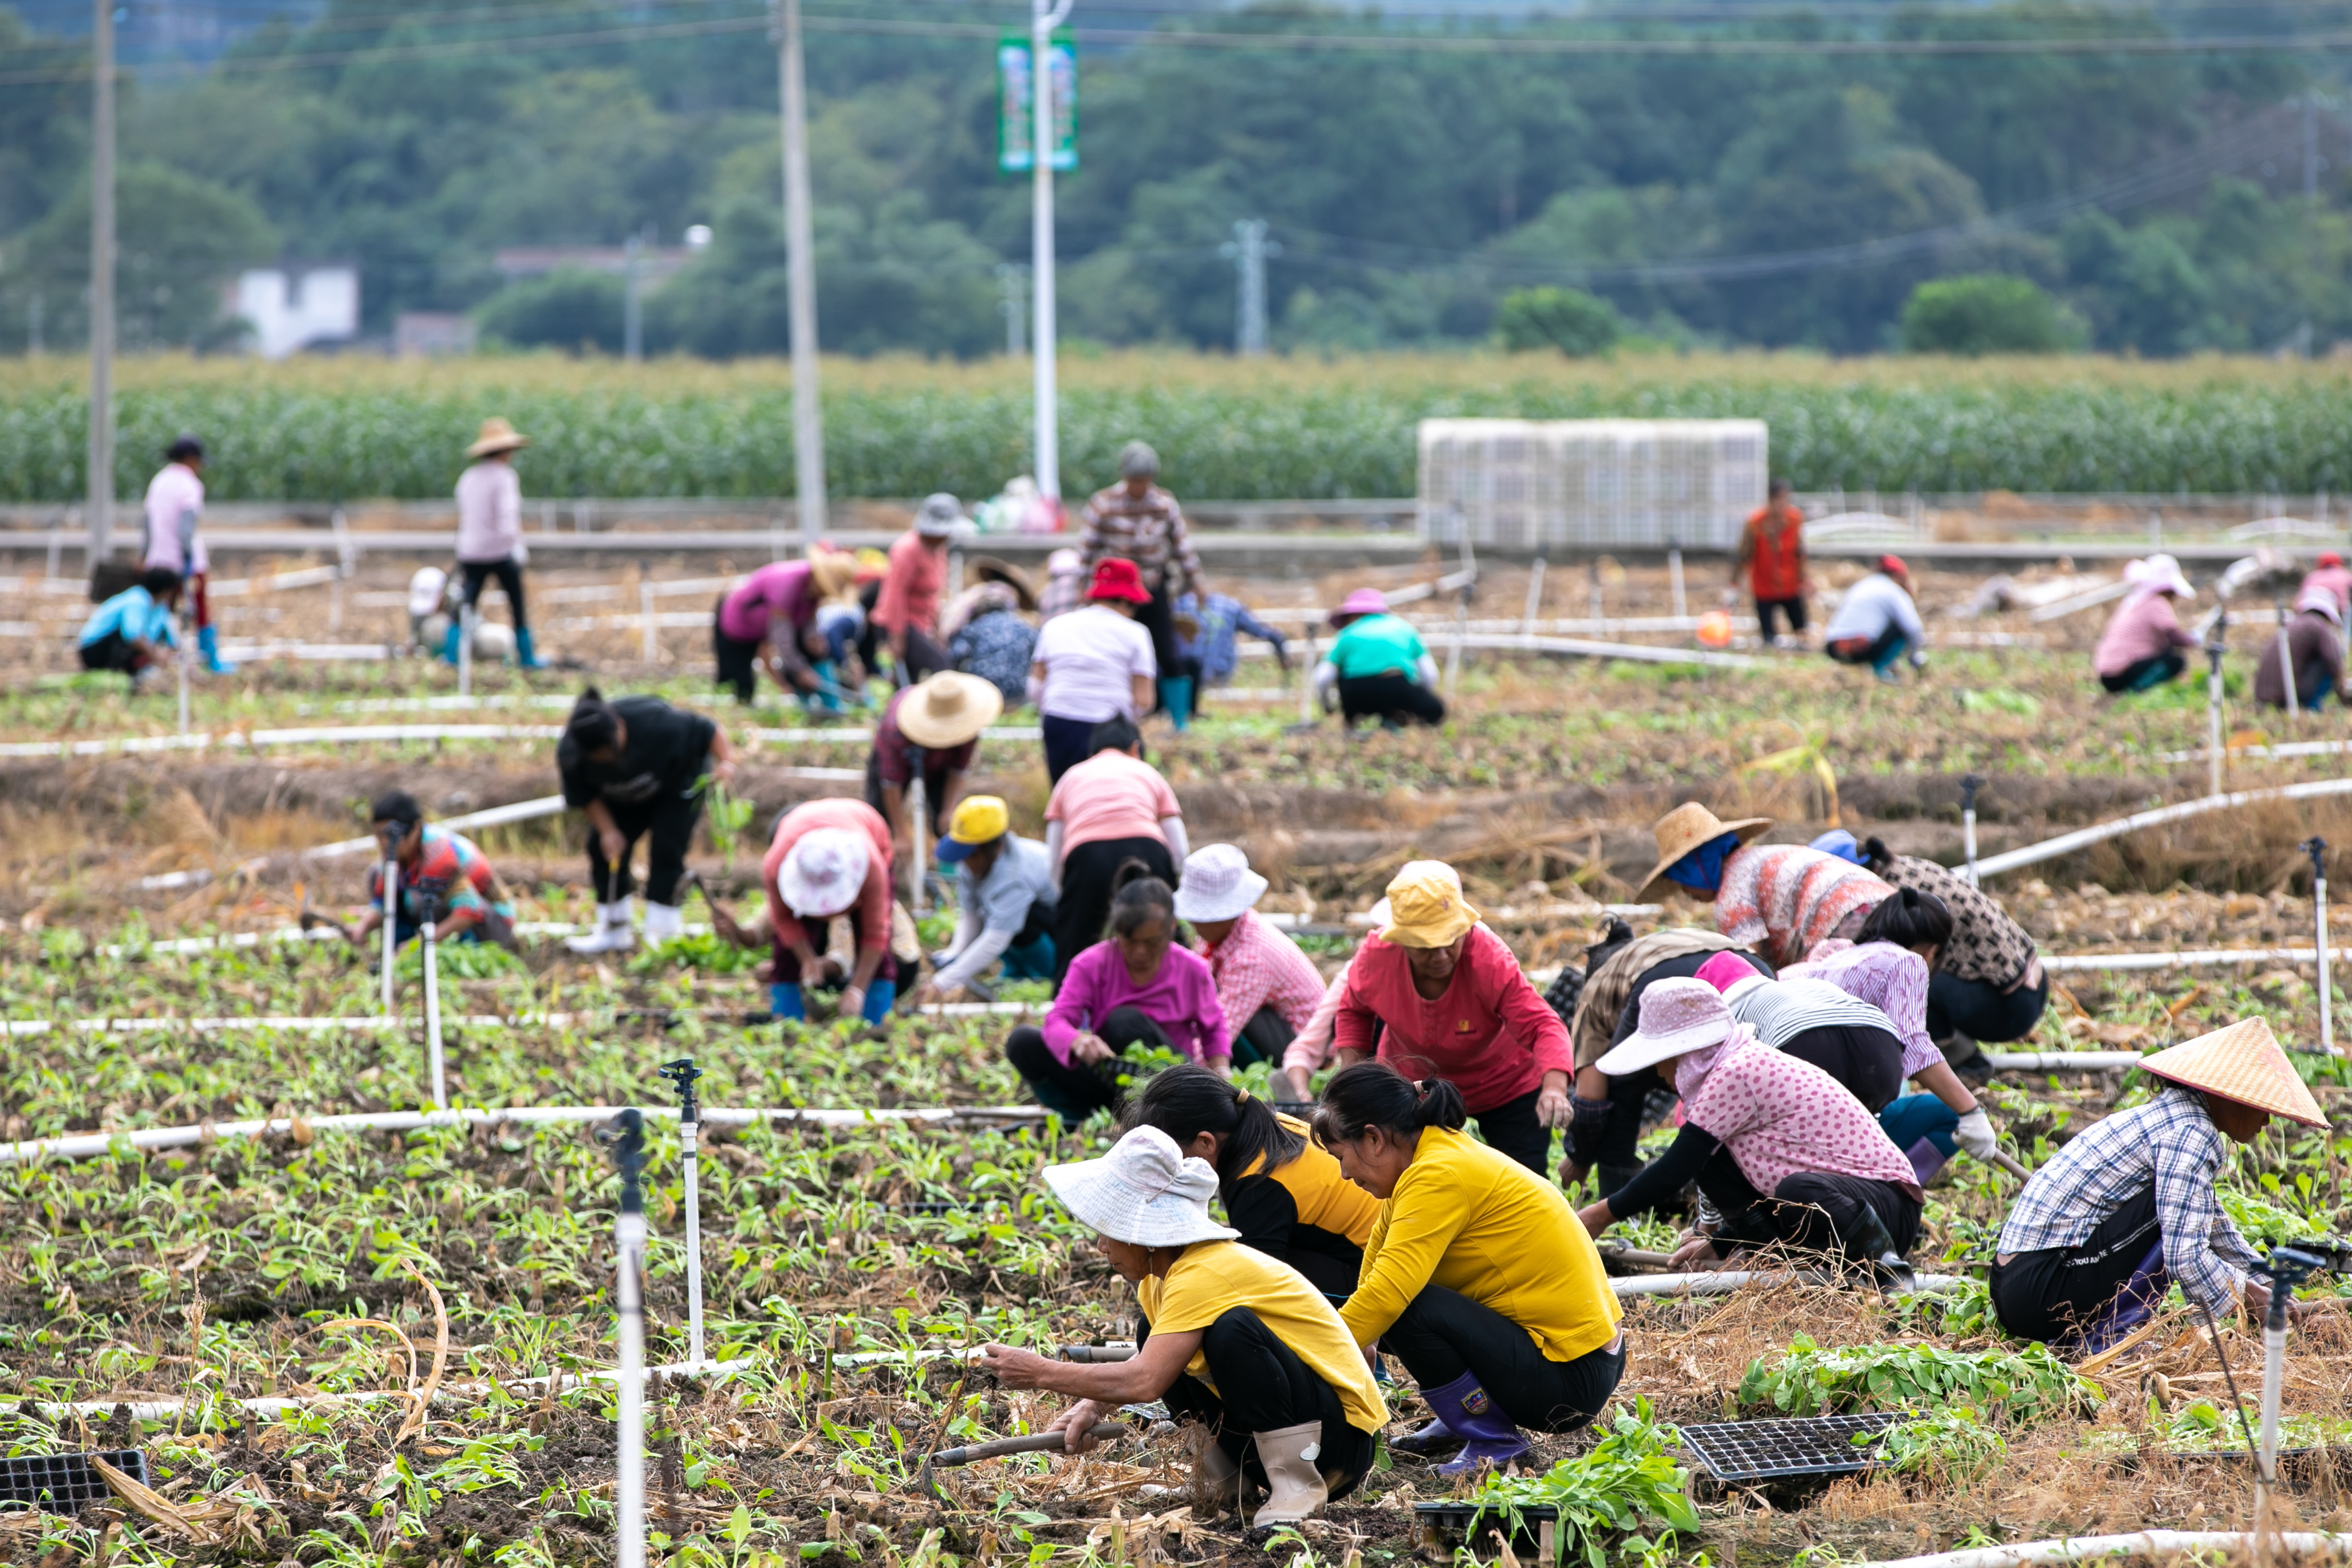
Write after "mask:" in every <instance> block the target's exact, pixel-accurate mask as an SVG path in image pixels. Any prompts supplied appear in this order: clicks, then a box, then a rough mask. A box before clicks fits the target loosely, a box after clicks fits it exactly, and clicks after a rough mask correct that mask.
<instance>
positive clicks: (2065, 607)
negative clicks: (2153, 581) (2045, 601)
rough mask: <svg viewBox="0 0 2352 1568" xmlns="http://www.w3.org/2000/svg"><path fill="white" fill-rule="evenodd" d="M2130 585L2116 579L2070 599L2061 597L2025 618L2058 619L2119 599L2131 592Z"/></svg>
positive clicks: (2030, 619)
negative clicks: (2054, 602)
mask: <svg viewBox="0 0 2352 1568" xmlns="http://www.w3.org/2000/svg"><path fill="white" fill-rule="evenodd" d="M2131 587H2132V585H2131V584H2129V583H2127V582H2124V581H2121V580H2118V581H2116V582H2113V583H2109V584H2106V585H2105V586H2104V587H2099V588H2094V589H2092V590H2091V591H2090V592H2089V593H2087V594H2077V595H2074V597H2073V598H2071V599H2061V600H2059V601H2058V602H2057V603H2056V604H2054V605H2042V607H2041V608H2040V609H2037V610H2034V611H2032V612H2031V613H2029V614H2028V615H2027V616H2026V617H2025V618H2026V619H2027V620H2029V621H2033V622H2037V623H2039V622H2042V621H2054V620H2058V619H2061V618H2062V617H2063V616H2071V615H2073V614H2074V613H2075V612H2076V611H2078V610H2088V609H2095V608H2096V607H2097V606H2099V605H2104V604H2105V603H2106V602H2107V601H2108V600H2110V599H2120V598H2122V597H2123V596H2124V595H2126V594H2128V593H2130V592H2131Z"/></svg>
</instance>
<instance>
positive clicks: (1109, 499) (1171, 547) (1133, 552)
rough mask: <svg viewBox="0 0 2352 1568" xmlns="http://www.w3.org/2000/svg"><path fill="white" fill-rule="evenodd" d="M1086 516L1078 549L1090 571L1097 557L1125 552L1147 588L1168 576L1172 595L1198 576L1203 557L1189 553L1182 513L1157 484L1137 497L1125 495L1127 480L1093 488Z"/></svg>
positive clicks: (1188, 538) (1159, 586) (1190, 551)
mask: <svg viewBox="0 0 2352 1568" xmlns="http://www.w3.org/2000/svg"><path fill="white" fill-rule="evenodd" d="M1085 521H1086V525H1087V530H1086V533H1085V534H1084V535H1083V536H1082V537H1081V538H1080V539H1079V541H1078V552H1079V553H1080V554H1081V555H1082V556H1084V557H1085V559H1086V565H1087V571H1088V572H1089V573H1091V572H1093V570H1094V566H1095V563H1096V562H1097V561H1100V560H1103V559H1104V558H1106V557H1108V556H1119V557H1123V558H1124V559H1126V560H1129V561H1132V562H1134V563H1135V564H1136V568H1137V570H1139V571H1140V572H1141V573H1142V574H1143V585H1144V586H1145V587H1147V588H1152V589H1159V588H1161V587H1162V586H1163V583H1162V579H1163V578H1165V579H1167V581H1166V582H1165V584H1164V586H1165V589H1166V592H1167V595H1168V596H1169V597H1170V598H1171V599H1172V598H1174V597H1175V596H1176V595H1179V594H1181V593H1182V592H1183V591H1184V590H1185V589H1187V588H1190V587H1192V586H1193V585H1194V584H1197V583H1198V582H1199V581H1200V578H1201V558H1200V557H1199V556H1198V555H1195V554H1194V553H1193V552H1192V536H1191V535H1190V534H1189V533H1188V532H1187V531H1185V528H1184V513H1183V512H1182V511H1181V510H1179V508H1178V507H1177V505H1176V498H1175V497H1174V496H1172V495H1170V494H1169V493H1168V492H1167V491H1166V490H1163V489H1160V487H1159V486H1158V485H1154V486H1152V487H1151V488H1150V489H1148V490H1146V491H1144V492H1143V494H1142V495H1141V496H1131V495H1129V494H1128V493H1127V487H1126V486H1125V485H1112V486H1110V487H1109V488H1108V489H1099V490H1097V491H1096V492H1095V493H1094V499H1093V500H1089V501H1087V510H1086V517H1085ZM1171 565H1173V566H1174V567H1175V570H1174V571H1173V572H1172V573H1171V572H1170V571H1169V570H1168V569H1169V567H1170V566H1171Z"/></svg>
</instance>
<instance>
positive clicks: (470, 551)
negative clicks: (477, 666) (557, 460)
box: [443, 414, 540, 669]
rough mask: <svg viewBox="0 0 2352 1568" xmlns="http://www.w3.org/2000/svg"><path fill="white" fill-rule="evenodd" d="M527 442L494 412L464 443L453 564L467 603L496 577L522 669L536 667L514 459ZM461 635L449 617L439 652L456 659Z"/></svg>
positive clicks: (476, 601)
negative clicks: (526, 605)
mask: <svg viewBox="0 0 2352 1568" xmlns="http://www.w3.org/2000/svg"><path fill="white" fill-rule="evenodd" d="M528 446H530V437H527V436H523V435H520V434H519V433H517V431H516V430H515V427H514V426H511V425H509V424H508V423H507V422H506V421H505V420H504V419H502V418H500V417H499V416H497V415H495V414H494V415H492V416H490V417H489V418H488V419H485V420H483V421H482V433H481V435H479V436H478V437H476V438H475V440H474V444H473V445H472V446H470V447H467V448H466V458H467V468H466V471H465V472H464V473H462V474H460V475H458V476H457V569H458V571H459V572H461V573H463V574H464V575H465V579H466V587H465V595H466V598H465V602H466V604H467V605H468V606H472V605H479V604H480V602H481V598H482V584H485V583H486V582H488V580H489V579H490V578H492V577H496V578H497V579H498V580H499V587H500V588H501V589H503V590H505V592H506V596H507V613H508V614H509V615H510V616H513V617H514V628H515V658H516V660H517V662H519V663H520V664H521V666H522V667H523V668H525V669H537V668H540V663H539V652H538V650H537V649H536V648H534V647H531V642H530V616H529V615H528V614H527V613H526V612H525V611H524V608H523V598H522V568H523V563H525V562H526V561H529V560H530V546H529V545H528V544H526V543H524V542H523V537H522V481H521V480H520V479H518V478H516V477H515V471H514V460H513V459H514V455H515V454H516V453H517V452H520V450H522V449H523V448H524V447H528ZM460 635H462V634H461V632H460V629H459V623H456V622H453V623H451V625H450V627H449V636H448V640H447V643H446V646H445V647H444V648H443V654H444V657H446V658H447V659H448V660H449V662H450V663H452V664H455V663H457V638H458V637H459V636H460Z"/></svg>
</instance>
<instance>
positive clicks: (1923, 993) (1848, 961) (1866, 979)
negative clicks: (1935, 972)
mask: <svg viewBox="0 0 2352 1568" xmlns="http://www.w3.org/2000/svg"><path fill="white" fill-rule="evenodd" d="M1822 947H1823V948H1825V949H1833V950H1834V951H1832V952H1822V953H1821V954H1820V955H1818V956H1816V957H1815V958H1813V959H1812V960H1811V962H1810V963H1801V964H1799V965H1798V966H1797V967H1796V968H1794V969H1791V970H1789V971H1788V972H1786V973H1783V974H1782V975H1781V976H1780V978H1781V979H1783V980H1818V981H1822V982H1823V983H1824V984H1830V985H1834V986H1836V987H1837V988H1838V989H1839V990H1841V991H1843V992H1844V993H1845V994H1847V995H1849V996H1852V997H1854V998H1855V999H1857V1000H1859V1001H1863V1002H1867V1003H1869V1004H1870V1005H1872V1006H1873V1007H1875V1008H1877V1009H1878V1010H1879V1011H1880V1012H1882V1013H1884V1014H1885V1015H1886V1021H1887V1023H1889V1024H1890V1025H1892V1026H1894V1030H1895V1038H1896V1039H1898V1040H1901V1041H1902V1042H1903V1076H1904V1077H1905V1078H1909V1077H1911V1076H1913V1075H1914V1074H1916V1073H1921V1072H1925V1071H1926V1070H1927V1068H1931V1067H1934V1066H1935V1065H1936V1064H1937V1062H1940V1061H1942V1060H1943V1059H1944V1053H1943V1052H1941V1051H1939V1050H1937V1048H1936V1042H1935V1041H1933V1040H1931V1039H1929V1038H1928V1037H1927V960H1926V959H1924V958H1922V957H1920V956H1919V955H1918V954H1917V953H1916V952H1912V951H1911V950H1910V949H1909V948H1907V947H1897V946H1895V944H1894V943H1893V942H1864V943H1862V944H1861V945H1860V946H1856V945H1855V944H1854V943H1853V942H1846V941H1844V940H1843V939H1842V938H1837V937H1832V938H1831V939H1830V940H1829V941H1828V942H1823V943H1822Z"/></svg>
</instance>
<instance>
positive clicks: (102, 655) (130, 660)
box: [81, 632, 147, 675]
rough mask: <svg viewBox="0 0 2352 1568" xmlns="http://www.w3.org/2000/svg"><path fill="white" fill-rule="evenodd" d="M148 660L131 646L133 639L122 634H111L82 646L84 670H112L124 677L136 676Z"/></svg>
mask: <svg viewBox="0 0 2352 1568" xmlns="http://www.w3.org/2000/svg"><path fill="white" fill-rule="evenodd" d="M146 663H147V660H146V658H145V657H144V656H142V654H141V653H140V652H139V651H138V650H137V649H136V648H134V647H131V639H130V638H129V637H124V636H123V635H122V634H121V632H109V633H107V634H106V635H105V636H104V637H100V638H99V639H98V640H97V641H96V642H86V643H84V644H82V645H81V667H82V668H84V669H111V670H115V671H117V672H119V673H121V674H123V675H136V674H137V673H138V672H139V671H140V670H141V669H142V668H145V666H146Z"/></svg>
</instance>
